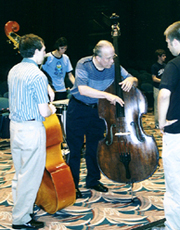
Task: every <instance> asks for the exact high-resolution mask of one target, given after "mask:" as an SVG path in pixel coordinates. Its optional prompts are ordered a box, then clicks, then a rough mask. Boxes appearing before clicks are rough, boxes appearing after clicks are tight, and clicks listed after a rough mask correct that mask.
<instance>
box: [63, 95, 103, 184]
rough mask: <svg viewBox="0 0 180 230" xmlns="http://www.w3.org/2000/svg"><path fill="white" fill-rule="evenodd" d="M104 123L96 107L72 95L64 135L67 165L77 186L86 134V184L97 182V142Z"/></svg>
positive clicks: (101, 133)
mask: <svg viewBox="0 0 180 230" xmlns="http://www.w3.org/2000/svg"><path fill="white" fill-rule="evenodd" d="M104 131H105V123H104V121H103V120H102V119H100V118H99V116H98V109H97V108H92V107H90V106H87V105H84V104H82V103H79V102H77V101H76V100H75V99H74V98H73V97H72V98H71V99H70V101H69V105H68V110H67V120H66V137H67V144H68V147H69V150H70V157H69V162H68V164H69V166H70V169H71V172H72V175H73V178H74V182H75V186H76V188H77V187H78V183H79V173H80V161H81V149H82V146H83V143H84V136H86V154H85V158H86V166H87V177H86V186H87V187H91V186H94V185H96V184H98V180H99V179H100V170H99V167H98V163H97V147H98V142H99V140H101V139H102V138H103V134H104Z"/></svg>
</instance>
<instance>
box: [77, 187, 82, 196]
mask: <svg viewBox="0 0 180 230" xmlns="http://www.w3.org/2000/svg"><path fill="white" fill-rule="evenodd" d="M78 198H82V193H81V192H80V190H79V189H78V188H76V199H78Z"/></svg>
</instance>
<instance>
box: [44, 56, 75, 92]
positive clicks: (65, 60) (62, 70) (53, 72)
mask: <svg viewBox="0 0 180 230" xmlns="http://www.w3.org/2000/svg"><path fill="white" fill-rule="evenodd" d="M45 60H46V61H45V63H44V64H43V65H42V69H43V70H44V71H45V72H46V73H47V74H48V75H49V76H50V77H51V81H52V86H53V88H54V89H55V91H66V87H65V83H64V78H65V76H66V73H69V72H71V71H72V70H73V68H72V65H71V62H70V60H69V57H68V56H67V55H66V54H63V55H62V56H61V57H60V58H57V57H55V56H54V55H53V54H52V53H47V54H46V57H45Z"/></svg>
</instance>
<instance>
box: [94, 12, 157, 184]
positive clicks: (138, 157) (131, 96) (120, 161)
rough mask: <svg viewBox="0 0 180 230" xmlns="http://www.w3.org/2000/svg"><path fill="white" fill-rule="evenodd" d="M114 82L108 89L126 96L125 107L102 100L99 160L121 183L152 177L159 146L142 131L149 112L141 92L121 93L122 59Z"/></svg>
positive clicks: (114, 27) (116, 34) (115, 33)
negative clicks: (144, 117)
mask: <svg viewBox="0 0 180 230" xmlns="http://www.w3.org/2000/svg"><path fill="white" fill-rule="evenodd" d="M117 18H118V17H117V16H116V15H115V14H113V15H112V17H111V19H113V22H114V23H113V24H112V36H113V44H114V47H115V52H116V54H118V37H119V34H120V33H119V31H120V29H119V23H118V22H117ZM115 74H116V77H115V81H114V83H113V84H112V85H111V86H110V87H109V88H108V89H107V90H106V91H107V92H109V93H112V94H115V95H117V96H119V97H121V98H123V100H124V102H125V104H124V107H123V108H122V107H121V106H120V105H119V104H118V103H116V105H115V106H114V105H111V104H110V103H109V102H108V101H107V100H104V99H100V100H99V106H98V108H99V116H100V117H101V118H102V119H104V120H105V121H106V136H105V138H104V139H103V140H101V141H100V142H99V146H98V163H99V167H100V169H101V171H102V172H103V174H105V175H106V176H107V177H108V178H109V179H111V180H113V181H116V182H121V183H134V182H139V181H142V180H144V179H147V178H148V177H149V176H151V175H152V174H153V173H154V171H155V170H156V167H157V165H158V159H159V154H158V148H157V145H156V142H155V140H154V138H153V136H148V135H147V134H145V132H144V131H143V127H142V122H141V117H142V115H143V114H145V113H146V112H147V103H146V99H145V97H144V95H143V94H142V93H141V91H140V90H139V89H137V88H135V87H132V89H131V90H130V92H122V90H121V88H120V86H119V82H120V81H121V74H120V64H119V58H116V59H115Z"/></svg>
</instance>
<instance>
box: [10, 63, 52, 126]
mask: <svg viewBox="0 0 180 230" xmlns="http://www.w3.org/2000/svg"><path fill="white" fill-rule="evenodd" d="M8 87H9V109H10V119H11V120H13V121H17V122H22V121H27V120H31V119H35V120H36V121H44V120H45V119H44V117H42V116H41V114H40V112H39V108H38V104H43V103H48V102H49V98H48V91H47V89H48V81H47V77H46V76H45V74H44V73H43V72H42V71H41V70H40V69H39V67H38V65H37V64H36V63H35V62H34V61H33V60H31V59H28V58H24V59H23V60H22V62H20V63H19V64H17V65H15V66H14V67H13V68H12V69H11V70H10V71H9V74H8Z"/></svg>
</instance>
